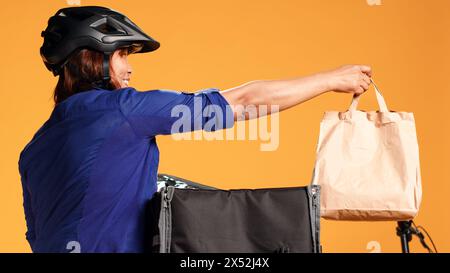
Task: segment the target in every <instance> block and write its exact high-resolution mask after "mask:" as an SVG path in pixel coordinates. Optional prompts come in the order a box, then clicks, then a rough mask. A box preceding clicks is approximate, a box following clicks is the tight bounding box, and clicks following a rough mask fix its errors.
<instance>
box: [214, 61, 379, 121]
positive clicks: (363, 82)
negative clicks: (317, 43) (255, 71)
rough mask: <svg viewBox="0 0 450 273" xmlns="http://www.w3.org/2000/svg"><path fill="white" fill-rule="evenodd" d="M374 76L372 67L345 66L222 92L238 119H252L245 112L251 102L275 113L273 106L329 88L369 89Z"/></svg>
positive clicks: (285, 106)
mask: <svg viewBox="0 0 450 273" xmlns="http://www.w3.org/2000/svg"><path fill="white" fill-rule="evenodd" d="M371 75H372V70H371V68H370V67H369V66H366V65H345V66H341V67H339V68H337V69H333V70H329V71H324V72H320V73H316V74H313V75H309V76H304V77H297V78H289V79H282V80H256V81H251V82H248V83H245V84H243V85H240V86H237V87H234V88H231V89H227V90H224V91H221V94H222V95H223V96H224V98H225V99H226V100H227V101H228V103H229V104H230V105H231V107H232V108H233V112H234V118H235V120H237V117H238V116H243V115H245V119H250V118H254V117H255V116H251V117H250V116H249V115H248V113H244V112H243V108H244V107H245V106H247V105H254V106H256V107H257V108H259V107H260V106H261V105H265V106H267V110H268V111H267V114H271V105H277V106H278V111H283V110H285V109H288V108H290V107H292V106H295V105H297V104H300V103H302V102H305V101H307V100H310V99H312V98H314V97H316V96H318V95H320V94H323V93H326V92H328V91H336V92H345V93H354V94H362V93H364V92H365V91H366V90H367V89H368V88H369V85H370V77H371ZM239 106H241V107H239ZM242 106H243V107H242ZM257 112H258V113H259V111H257Z"/></svg>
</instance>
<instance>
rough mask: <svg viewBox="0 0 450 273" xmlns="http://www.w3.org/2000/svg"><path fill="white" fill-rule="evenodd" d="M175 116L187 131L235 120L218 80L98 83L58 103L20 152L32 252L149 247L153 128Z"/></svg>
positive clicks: (168, 125)
mask: <svg viewBox="0 0 450 273" xmlns="http://www.w3.org/2000/svg"><path fill="white" fill-rule="evenodd" d="M208 106H211V107H208ZM176 107H180V108H179V109H184V110H190V112H189V111H188V112H186V111H184V110H183V111H184V112H182V113H181V112H180V111H178V112H177V111H175V112H172V111H173V109H176ZM214 107H216V108H214ZM179 109H178V110H179ZM212 109H216V110H217V109H219V110H221V111H222V113H223V115H222V114H217V111H216V110H212ZM202 112H203V113H202ZM213 112H214V114H213ZM174 113H175V114H174ZM177 113H178V114H177ZM188 114H189V115H188ZM181 117H182V118H181ZM180 121H182V122H180ZM198 121H200V122H198ZM186 122H187V123H186ZM214 122H215V125H214V126H209V128H206V127H205V126H206V125H205V124H208V123H209V124H213V123H214ZM177 123H178V124H180V123H183V124H184V125H185V126H182V127H181V128H180V129H181V132H188V131H192V130H197V129H204V130H208V131H214V130H218V129H223V128H230V127H232V126H233V124H234V121H233V114H232V111H231V107H230V106H229V104H228V103H227V101H226V100H225V99H224V97H223V96H222V95H221V94H220V93H219V90H218V89H216V88H210V89H204V90H200V91H198V92H196V93H185V92H178V91H171V90H151V91H145V92H138V91H136V90H135V89H133V88H124V89H119V90H116V91H107V90H102V89H94V90H90V91H86V92H82V93H77V94H75V95H72V96H70V97H69V98H68V99H66V100H65V101H63V102H61V103H59V104H58V105H57V106H56V107H55V108H54V109H53V112H52V113H51V116H50V118H49V119H48V120H47V121H46V122H45V123H44V125H43V126H42V127H41V128H40V129H39V130H38V131H37V132H36V134H35V135H34V137H33V138H32V140H31V141H30V142H29V143H28V144H27V145H26V147H25V148H24V149H23V151H22V152H21V154H20V159H19V171H20V175H21V181H22V186H23V198H24V203H23V205H24V210H25V218H26V222H27V232H26V238H27V240H28V242H29V243H30V246H31V248H32V250H33V252H78V251H79V252H143V251H145V250H146V249H147V247H148V242H147V243H146V242H145V235H146V225H145V220H146V219H145V207H146V204H147V202H148V201H149V200H150V199H151V198H152V196H153V194H154V193H155V192H156V190H157V185H156V179H157V172H158V162H159V151H158V147H157V145H156V138H155V136H156V135H160V134H163V135H164V134H171V133H173V131H171V129H172V125H176V124H177ZM199 124H200V125H199Z"/></svg>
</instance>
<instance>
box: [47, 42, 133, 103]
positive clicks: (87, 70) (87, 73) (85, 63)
mask: <svg viewBox="0 0 450 273" xmlns="http://www.w3.org/2000/svg"><path fill="white" fill-rule="evenodd" d="M118 50H119V51H121V52H120V54H126V52H127V49H124V48H120V49H118ZM122 51H124V52H122ZM111 56H112V54H111ZM102 69H103V53H101V52H98V51H94V50H90V49H81V50H79V51H78V52H76V53H74V54H73V55H72V56H71V57H69V60H68V61H67V63H66V64H65V66H64V67H63V69H62V71H61V74H60V75H59V79H58V83H57V84H56V87H55V91H54V94H53V99H54V101H55V106H56V105H57V104H58V103H60V102H62V101H64V100H65V99H67V98H68V97H70V96H72V95H73V94H76V93H80V92H84V91H88V90H92V89H94V88H95V83H96V82H97V83H98V82H100V81H101V80H102V73H103V72H102V71H103V70H102ZM110 74H111V81H110V82H109V86H107V87H108V89H109V90H114V89H118V88H120V84H119V83H118V82H117V80H116V79H115V77H113V75H112V71H111V67H110Z"/></svg>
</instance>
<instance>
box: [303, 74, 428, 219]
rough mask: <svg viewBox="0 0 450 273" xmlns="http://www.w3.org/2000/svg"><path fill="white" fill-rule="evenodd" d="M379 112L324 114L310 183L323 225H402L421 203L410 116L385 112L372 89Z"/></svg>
mask: <svg viewBox="0 0 450 273" xmlns="http://www.w3.org/2000/svg"><path fill="white" fill-rule="evenodd" d="M373 86H374V87H375V92H376V96H377V101H378V105H379V107H380V111H370V112H364V111H358V110H357V106H358V101H359V98H360V96H354V97H353V101H352V103H351V105H350V108H349V110H348V111H346V112H337V111H330V112H325V114H324V117H323V120H322V122H321V124H320V136H319V141H318V145H317V155H316V156H317V158H316V162H315V167H314V172H313V178H312V183H313V184H319V185H320V186H321V215H322V217H323V218H326V219H334V220H355V221H377V220H395V221H400V220H408V219H412V218H413V217H414V216H415V215H416V214H417V212H418V210H419V205H420V202H421V198H422V188H421V176H420V163H419V148H418V144H417V136H416V128H415V123H414V116H413V113H408V112H392V111H391V112H390V111H388V108H387V106H386V103H385V101H384V98H383V96H382V95H381V93H380V91H379V90H378V88H377V86H376V85H375V83H374V84H373Z"/></svg>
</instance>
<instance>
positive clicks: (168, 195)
mask: <svg viewBox="0 0 450 273" xmlns="http://www.w3.org/2000/svg"><path fill="white" fill-rule="evenodd" d="M158 183H164V186H161V185H160V187H159V188H160V190H159V191H158V192H156V193H155V195H154V197H153V198H152V200H151V201H150V203H149V219H150V227H149V229H150V230H149V232H150V238H149V241H150V242H149V243H150V245H151V251H152V252H160V253H169V252H172V253H224V252H227V253H271V252H278V253H280V252H281V253H286V252H310V253H314V252H321V246H320V187H319V186H317V185H310V186H307V187H287V188H263V189H233V190H220V189H215V188H212V187H209V186H205V185H202V184H199V183H195V182H192V181H189V180H186V179H182V178H179V177H175V176H171V175H167V174H160V175H158Z"/></svg>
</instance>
